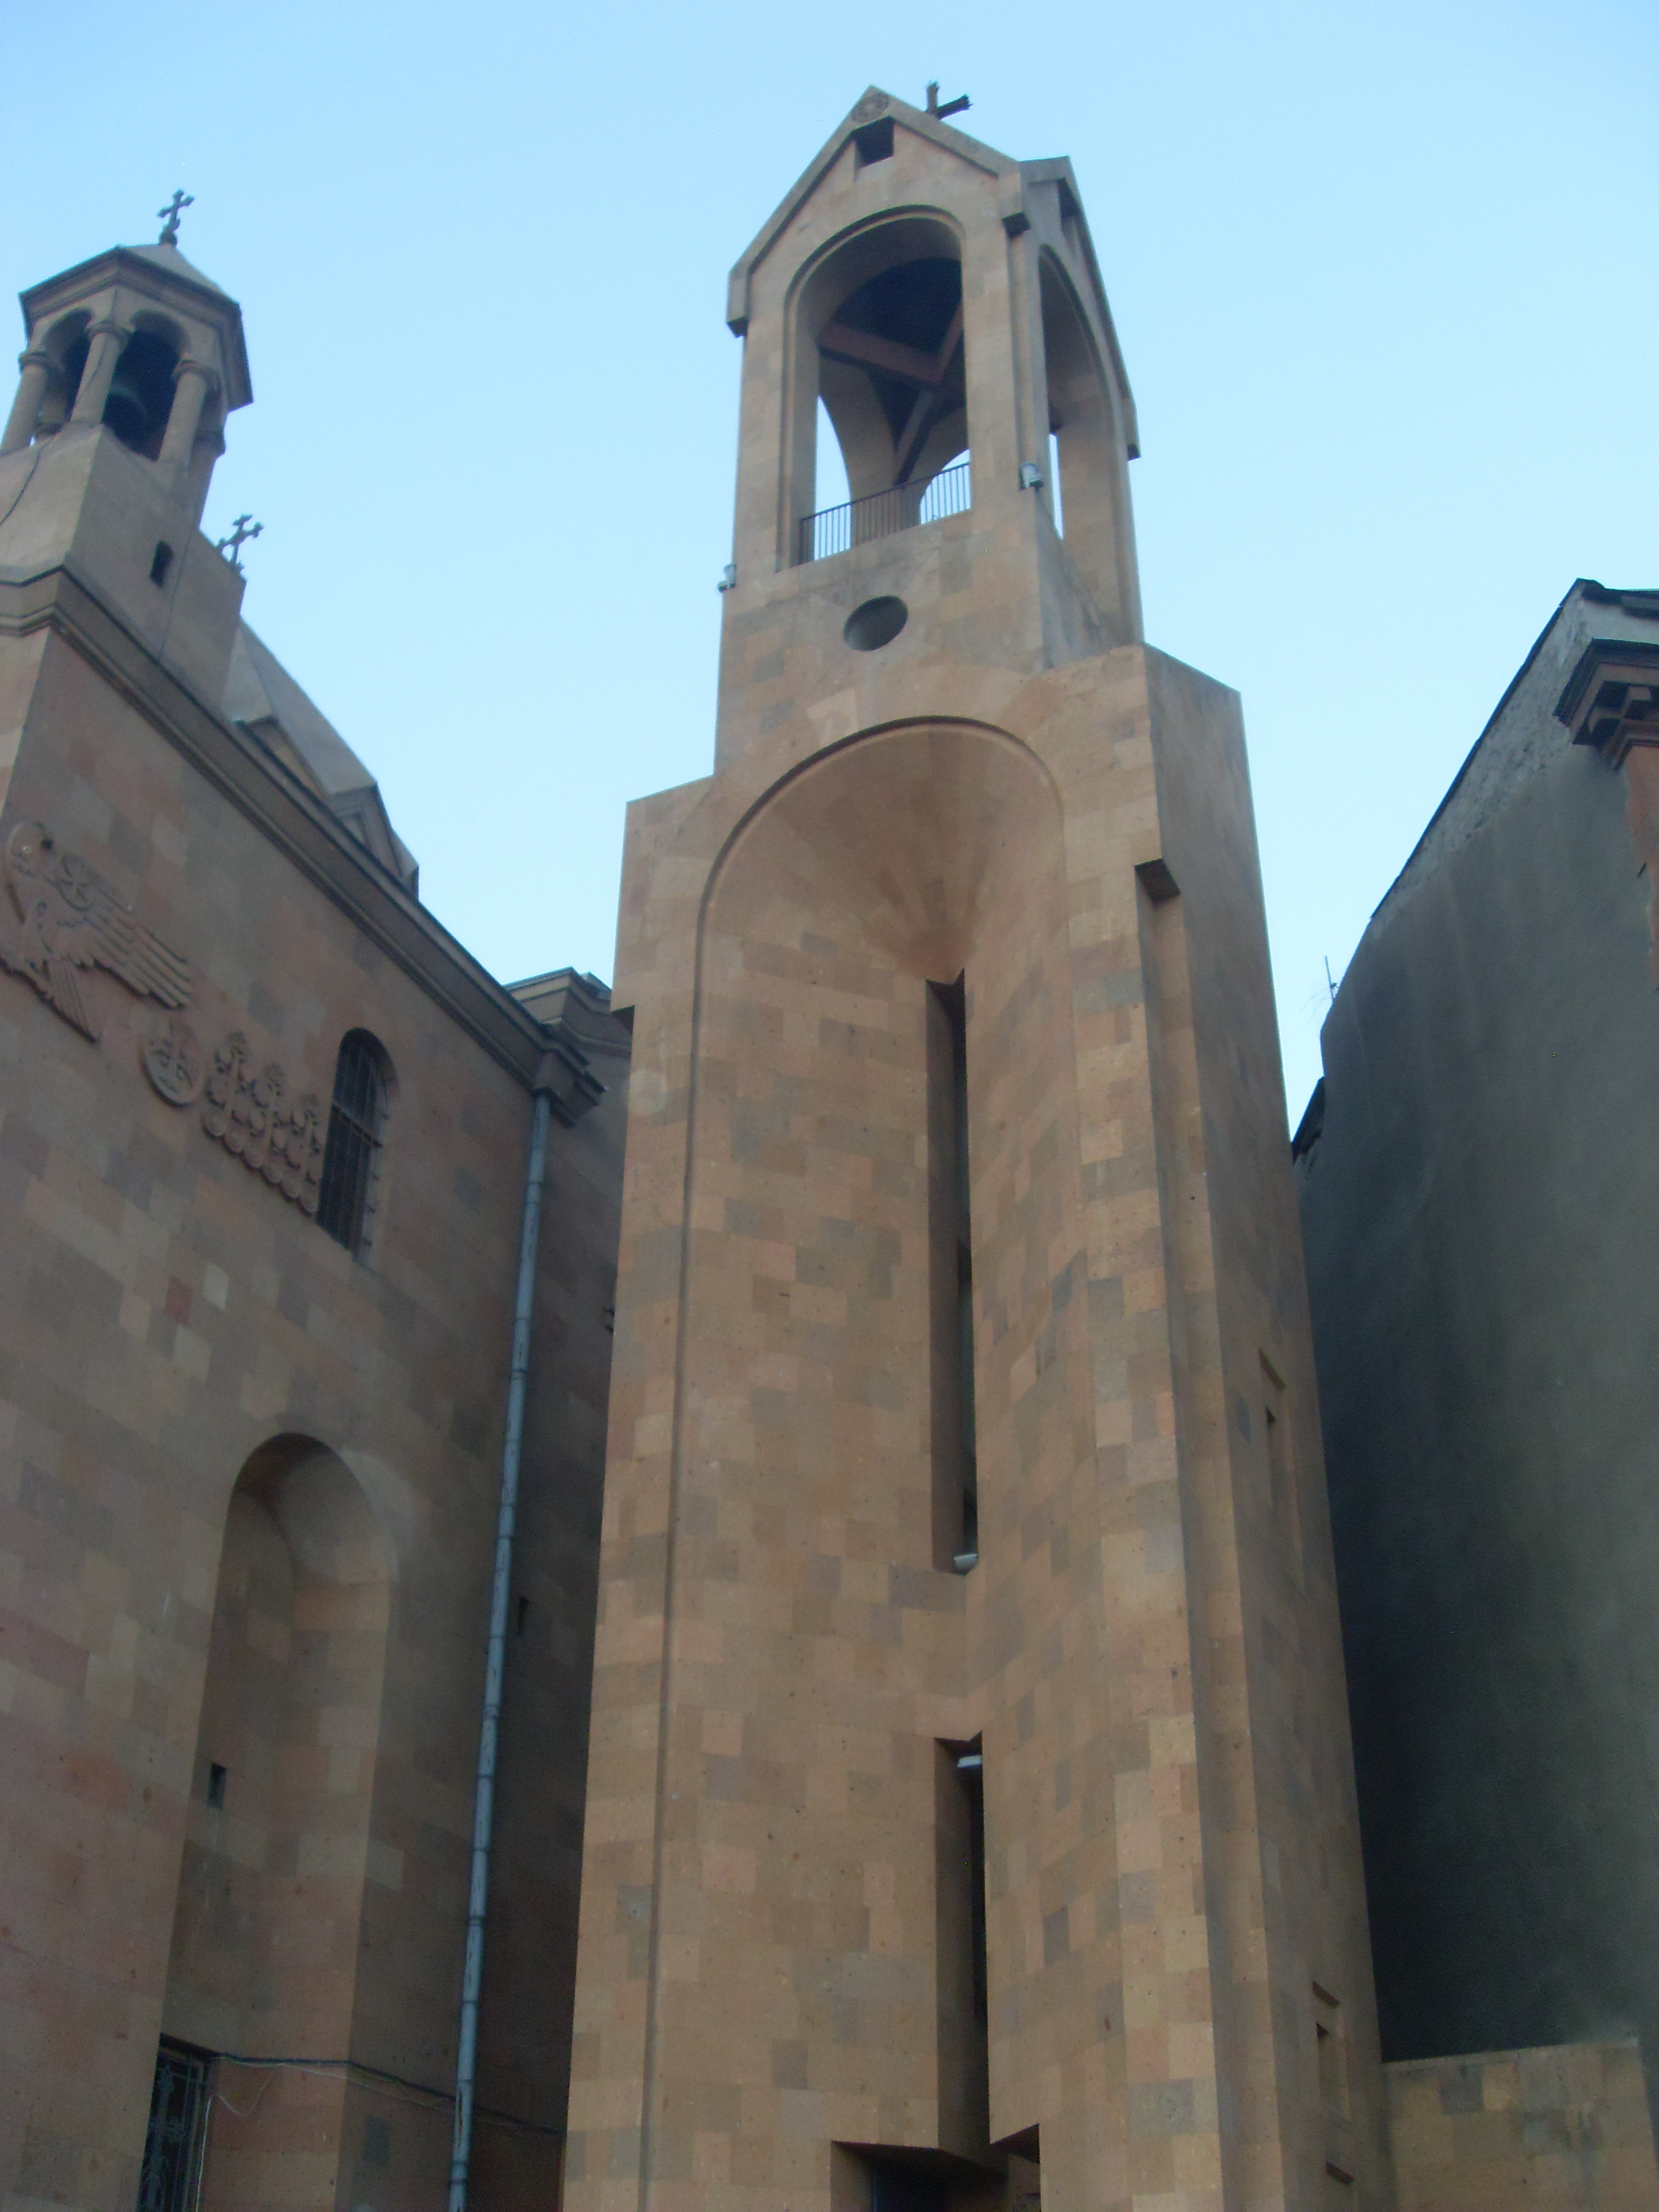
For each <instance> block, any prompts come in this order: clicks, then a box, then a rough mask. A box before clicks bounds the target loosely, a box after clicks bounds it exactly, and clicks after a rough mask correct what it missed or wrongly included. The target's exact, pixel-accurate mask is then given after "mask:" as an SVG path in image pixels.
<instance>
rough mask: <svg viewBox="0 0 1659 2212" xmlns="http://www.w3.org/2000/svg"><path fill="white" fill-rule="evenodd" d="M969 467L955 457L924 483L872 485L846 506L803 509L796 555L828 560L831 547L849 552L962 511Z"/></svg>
mask: <svg viewBox="0 0 1659 2212" xmlns="http://www.w3.org/2000/svg"><path fill="white" fill-rule="evenodd" d="M970 467H971V464H970V463H969V462H967V461H957V462H955V463H954V464H953V465H951V467H950V468H948V469H941V470H940V471H939V474H938V475H937V476H936V477H928V479H927V483H914V484H895V485H894V486H893V488H892V489H891V490H890V491H872V492H870V493H867V494H866V496H865V497H864V498H863V499H849V500H848V502H847V504H846V505H845V506H844V507H824V508H823V509H822V510H821V512H820V513H817V514H804V515H802V517H801V519H800V538H799V544H798V545H797V548H796V558H797V559H798V560H800V561H826V560H828V559H829V556H830V555H831V554H832V553H848V552H850V551H851V550H852V549H853V547H854V545H867V544H870V543H871V541H872V539H873V538H891V537H892V536H893V535H894V533H895V532H897V531H900V530H914V529H915V526H916V525H917V524H918V523H919V522H939V521H940V520H943V518H944V517H945V515H947V514H964V513H966V512H967V511H968V509H969V507H971V506H972V505H973V488H972V485H971V483H970V482H969V470H970Z"/></svg>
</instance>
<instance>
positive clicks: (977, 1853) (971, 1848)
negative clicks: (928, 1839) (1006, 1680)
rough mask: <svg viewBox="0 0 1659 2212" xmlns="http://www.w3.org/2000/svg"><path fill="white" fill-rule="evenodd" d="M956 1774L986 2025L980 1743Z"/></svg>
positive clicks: (981, 2018)
mask: <svg viewBox="0 0 1659 2212" xmlns="http://www.w3.org/2000/svg"><path fill="white" fill-rule="evenodd" d="M957 1778H958V1779H959V1780H960V1782H961V1784H962V1791H963V1796H964V1797H965V1798H966V1799H967V1801H968V1940H969V1947H970V1949H971V1954H972V1956H971V1961H970V1969H971V1975H972V1981H973V1991H974V2018H975V2021H977V2022H978V2023H979V2025H980V2027H981V2028H983V2027H986V2026H987V2025H988V2023H989V2021H990V2017H991V1974H990V1962H989V1960H988V1957H987V1952H986V1948H985V1755H984V1753H982V1752H981V1749H980V1747H979V1746H978V1744H976V1743H975V1745H973V1746H972V1747H971V1748H970V1749H969V1750H967V1751H964V1752H963V1753H960V1754H959V1755H958V1757H957Z"/></svg>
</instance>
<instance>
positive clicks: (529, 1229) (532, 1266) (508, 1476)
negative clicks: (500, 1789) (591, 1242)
mask: <svg viewBox="0 0 1659 2212" xmlns="http://www.w3.org/2000/svg"><path fill="white" fill-rule="evenodd" d="M557 1081H558V1071H557V1070H556V1066H554V1064H553V1062H552V1056H551V1055H549V1056H548V1057H546V1058H544V1060H543V1061H542V1064H541V1066H540V1067H539V1068H538V1070H537V1072H536V1089H535V1106H534V1109H533V1110H532V1115H531V1121H530V1164H529V1166H528V1168H527V1169H526V1173H525V1182H524V1226H523V1228H522V1229H521V1231H520V1236H519V1287H518V1295H517V1297H516V1298H515V1299H514V1301H513V1367H512V1372H511V1374H510V1376H509V1377H508V1381H507V1436H506V1439H505V1441H504V1442H503V1443H502V1445H501V1505H500V1508H499V1510H498V1511H497V1514H496V1518H495V1581H494V1583H493V1585H492V1586H491V1589H490V1594H489V1651H488V1654H487V1656H486V1658H485V1661H484V1692H483V1717H482V1719H481V1720H480V1722H479V1726H478V1781H477V1795H476V1796H475V1797H474V1799H473V1804H472V1881H471V1889H470V1891H469V1893H468V1896H467V1906H466V1962H465V1966H463V1968H462V1970H461V2018H460V2031H459V2035H458V2036H457V2038H456V2052H455V2143H454V2149H453V2153H452V2155H451V2159H450V2166H449V2212H466V2188H467V2177H468V2170H469V2168H470V2166H471V2161H472V2092H473V2087H474V2085H475V2083H476V2081H477V2071H478V1990H479V1987H480V1985H481V1984H482V1982H483V1949H484V1916H485V1911H486V1909H487V1905H488V1901H489V1832H490V1826H491V1824H492V1822H493V1820H494V1818H495V1754H496V1749H497V1744H498V1739H499V1735H500V1727H501V1673H502V1669H503V1667H504V1666H505V1663H506V1659H507V1596H508V1590H509V1586H510V1584H511V1582H512V1579H513V1528H514V1523H515V1522H516V1520H517V1517H518V1507H519V1461H520V1455H522V1452H523V1449H524V1401H525V1386H526V1383H527V1382H528V1380H529V1376H530V1320H531V1314H532V1310H533V1309H534V1306H535V1302H536V1246H537V1243H538V1240H539V1238H540V1235H541V1226H542V1185H543V1182H544V1181H545V1179H546V1175H547V1133H548V1127H549V1125H550V1122H551V1121H552V1117H553V1091H554V1089H555V1087H556V1084H557ZM594 1089H595V1091H597V1089H598V1086H597V1085H595V1086H594Z"/></svg>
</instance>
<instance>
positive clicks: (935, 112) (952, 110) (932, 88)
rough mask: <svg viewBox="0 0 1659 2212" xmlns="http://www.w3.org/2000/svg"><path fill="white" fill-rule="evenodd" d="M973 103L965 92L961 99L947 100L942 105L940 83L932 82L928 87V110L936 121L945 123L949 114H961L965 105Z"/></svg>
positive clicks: (969, 105)
mask: <svg viewBox="0 0 1659 2212" xmlns="http://www.w3.org/2000/svg"><path fill="white" fill-rule="evenodd" d="M973 104H974V103H973V101H972V100H969V97H968V95H967V94H966V93H965V92H964V93H963V94H962V96H961V98H960V99H959V100H946V101H945V105H944V106H943V107H941V106H939V86H938V83H937V82H934V83H933V84H930V85H929V86H928V88H927V112H928V113H929V114H930V115H931V116H932V117H933V120H934V122H935V123H943V122H944V120H945V117H946V116H947V115H960V114H961V112H962V111H963V108H964V107H971V106H973Z"/></svg>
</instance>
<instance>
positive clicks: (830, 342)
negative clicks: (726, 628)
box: [784, 210, 969, 557]
mask: <svg viewBox="0 0 1659 2212" xmlns="http://www.w3.org/2000/svg"><path fill="white" fill-rule="evenodd" d="M790 331H791V338H790V343H791V349H792V351H791V382H790V392H789V399H788V405H789V413H790V420H789V422H788V425H787V429H786V435H785V440H784V450H785V453H786V456H787V465H786V476H787V483H786V486H785V493H784V506H785V512H786V515H787V519H788V523H789V527H790V531H791V535H792V539H793V531H794V524H795V522H796V520H798V519H799V517H800V516H801V515H804V514H806V513H810V512H811V504H812V496H813V489H814V484H815V482H816V462H817V413H818V402H819V401H820V399H822V401H823V406H824V409H825V411H826V412H827V413H828V415H829V421H830V422H831V424H832V426H833V428H834V429H835V433H836V439H837V441H838V442H839V444H840V447H841V450H842V459H843V460H844V461H845V463H846V466H847V481H848V489H849V491H850V493H851V495H852V497H853V498H854V499H855V500H858V499H863V498H865V497H866V496H867V495H870V494H871V493H872V492H879V491H887V490H890V489H895V488H899V489H903V490H905V491H907V492H908V493H909V494H910V495H913V497H914V500H915V504H916V505H917V507H920V503H921V495H922V493H923V491H924V490H925V489H926V487H927V483H928V481H929V480H930V479H931V478H932V477H933V476H934V475H936V474H937V473H938V471H939V470H940V469H941V468H943V467H945V465H947V464H948V463H950V462H951V461H952V460H955V459H957V457H958V456H959V455H961V454H963V453H965V452H966V450H967V447H968V443H969V437H968V410H967V385H966V355H965V340H964V337H963V288H962V239H961V234H960V233H959V232H958V230H957V227H956V225H955V224H954V223H953V222H951V219H950V218H949V217H948V216H945V215H944V214H943V213H941V212H939V211H937V210H911V211H908V212H905V213H902V214H897V215H893V216H886V217H884V218H882V219H880V220H878V221H877V222H872V223H869V224H866V225H864V226H862V227H861V228H858V229H856V230H854V231H853V232H851V233H850V234H846V235H844V236H843V237H842V238H840V239H838V240H836V241H835V242H834V243H833V244H832V245H830V246H828V247H827V248H826V249H825V250H824V251H823V252H822V253H821V254H819V255H818V256H817V258H816V259H815V260H814V261H812V262H811V264H809V265H808V266H807V268H806V269H805V270H804V271H803V272H802V273H801V275H800V276H799V278H798V279H797V282H796V285H795V289H794V294H793V299H792V301H791V305H790ZM791 557H793V556H791Z"/></svg>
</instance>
